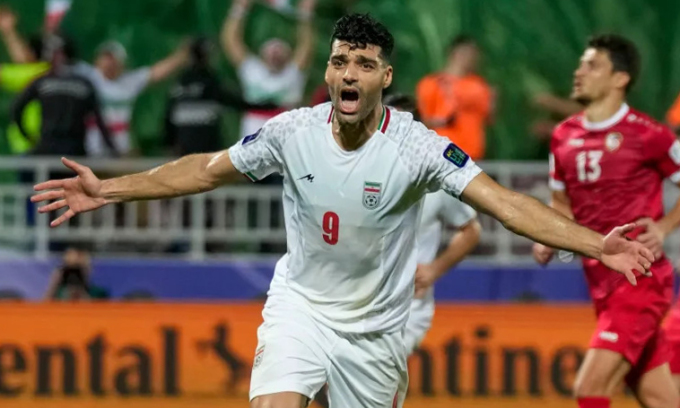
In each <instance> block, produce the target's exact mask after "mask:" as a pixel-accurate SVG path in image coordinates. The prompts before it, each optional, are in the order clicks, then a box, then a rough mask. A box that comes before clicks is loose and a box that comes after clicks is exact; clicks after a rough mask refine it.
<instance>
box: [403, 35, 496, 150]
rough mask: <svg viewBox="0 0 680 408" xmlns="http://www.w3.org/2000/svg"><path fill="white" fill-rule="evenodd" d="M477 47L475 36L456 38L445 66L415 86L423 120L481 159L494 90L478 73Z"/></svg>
mask: <svg viewBox="0 0 680 408" xmlns="http://www.w3.org/2000/svg"><path fill="white" fill-rule="evenodd" d="M479 59H480V50H479V47H478V45H477V43H476V41H475V40H474V39H472V38H471V37H468V36H464V35H461V36H458V37H456V38H455V39H454V40H453V42H452V43H451V45H450V47H449V55H448V58H447V63H446V66H445V67H444V69H443V70H442V71H440V72H437V73H433V74H430V75H428V76H426V77H425V78H423V79H421V80H420V82H419V83H418V86H417V89H416V96H417V99H418V110H419V111H420V114H421V115H422V120H423V123H424V124H425V125H426V126H427V127H429V128H430V129H432V130H434V131H436V132H437V133H438V134H440V135H442V136H446V137H448V138H449V139H451V141H452V142H453V143H455V144H456V145H458V147H460V148H461V149H463V151H465V152H467V153H468V154H469V155H470V157H471V158H472V159H474V160H479V159H482V158H484V154H485V151H486V132H485V127H486V125H488V124H489V123H490V122H491V121H492V118H493V113H494V101H495V96H494V91H493V89H492V88H491V87H490V86H489V85H488V84H487V82H486V81H485V80H484V78H482V77H481V76H479V75H478V74H477V67H478V65H479Z"/></svg>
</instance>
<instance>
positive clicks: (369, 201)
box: [364, 181, 382, 210]
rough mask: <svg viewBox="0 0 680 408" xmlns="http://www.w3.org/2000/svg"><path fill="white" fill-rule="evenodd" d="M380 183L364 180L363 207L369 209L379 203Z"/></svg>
mask: <svg viewBox="0 0 680 408" xmlns="http://www.w3.org/2000/svg"><path fill="white" fill-rule="evenodd" d="M381 193H382V184H380V183H375V182H372V181H366V182H364V207H366V208H368V209H369V210H372V209H374V208H375V207H377V206H378V204H380V195H381Z"/></svg>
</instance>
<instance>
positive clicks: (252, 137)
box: [241, 128, 262, 145]
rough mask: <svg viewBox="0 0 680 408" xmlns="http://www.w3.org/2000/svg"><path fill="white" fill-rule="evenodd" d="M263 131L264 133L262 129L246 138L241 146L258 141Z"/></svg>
mask: <svg viewBox="0 0 680 408" xmlns="http://www.w3.org/2000/svg"><path fill="white" fill-rule="evenodd" d="M261 131H262V129H261V128H260V129H259V130H258V131H257V132H255V133H253V134H252V135H248V136H246V137H244V138H243V141H242V142H241V145H246V144H248V143H250V142H252V141H254V140H255V139H257V137H258V136H260V132H261Z"/></svg>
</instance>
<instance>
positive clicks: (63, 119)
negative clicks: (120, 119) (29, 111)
mask: <svg viewBox="0 0 680 408" xmlns="http://www.w3.org/2000/svg"><path fill="white" fill-rule="evenodd" d="M47 49H48V53H49V58H50V60H51V68H50V71H49V73H48V74H47V75H45V76H43V77H41V78H39V79H37V80H36V81H34V82H33V83H32V84H31V85H30V86H29V87H28V88H26V90H24V92H23V93H22V94H21V95H19V97H18V98H17V100H16V101H15V105H14V108H13V109H12V119H13V120H14V122H15V123H16V124H17V125H18V128H19V131H20V132H21V134H22V135H24V137H26V138H27V139H30V136H28V133H27V132H26V130H25V129H24V126H23V124H22V121H21V118H22V115H23V112H24V109H25V108H26V106H27V105H28V104H29V103H30V102H31V101H33V100H38V101H39V102H40V104H41V106H42V119H41V132H40V133H41V136H40V141H39V142H38V144H37V146H36V147H35V148H34V149H33V151H32V154H34V155H64V156H84V155H85V121H86V119H87V118H88V117H89V116H90V115H94V117H95V120H96V123H97V125H98V126H99V128H100V129H101V131H102V134H103V135H104V138H105V140H106V143H107V145H108V146H109V148H110V149H111V151H112V152H114V153H115V152H116V150H115V147H114V146H113V143H112V141H111V138H110V135H109V133H108V130H107V129H106V125H105V124H104V121H103V118H102V115H101V112H100V110H99V103H98V100H97V95H96V93H95V90H94V88H93V86H92V83H90V81H88V80H87V79H86V78H84V77H82V76H80V75H77V74H76V73H74V70H73V67H72V62H73V60H74V56H75V50H74V48H73V44H72V43H71V42H70V40H68V39H67V38H65V37H59V36H51V37H50V38H49V44H48V45H47Z"/></svg>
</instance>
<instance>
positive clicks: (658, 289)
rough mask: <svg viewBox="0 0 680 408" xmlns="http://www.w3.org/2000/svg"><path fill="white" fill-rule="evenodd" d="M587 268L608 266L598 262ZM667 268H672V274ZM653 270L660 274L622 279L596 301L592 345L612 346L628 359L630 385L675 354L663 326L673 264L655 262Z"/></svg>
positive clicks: (628, 381) (667, 306)
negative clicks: (634, 281) (635, 279)
mask: <svg viewBox="0 0 680 408" xmlns="http://www.w3.org/2000/svg"><path fill="white" fill-rule="evenodd" d="M588 268H589V269H590V268H606V267H605V266H603V265H601V264H598V265H596V266H589V267H588ZM666 268H670V274H669V271H668V270H665V269H666ZM612 273H613V272H612ZM652 274H657V276H655V277H651V278H647V277H638V285H637V286H632V285H630V284H628V283H627V282H625V283H622V284H621V285H619V286H618V287H616V288H615V289H614V290H613V291H612V292H611V293H610V294H609V295H607V297H605V298H603V299H597V300H595V302H594V303H595V312H596V314H597V329H596V330H595V333H594V334H593V337H592V339H591V340H590V348H595V349H605V350H611V351H614V352H616V353H619V354H621V355H622V356H623V357H624V358H625V359H626V360H628V362H630V364H631V366H632V368H631V371H630V373H629V374H628V376H626V382H627V383H628V384H629V385H630V384H635V383H637V381H638V380H639V378H640V377H641V376H642V375H643V374H644V373H646V372H648V371H650V370H652V369H653V368H656V367H658V366H660V365H662V364H664V363H667V362H669V361H670V359H671V355H672V354H671V350H670V346H669V344H668V340H667V339H666V334H665V332H664V330H663V328H662V326H661V323H662V321H663V319H664V317H665V315H666V313H668V310H669V309H670V305H671V300H672V297H673V279H672V266H671V265H670V264H668V263H665V264H661V265H660V266H659V267H657V268H655V267H654V266H653V267H652ZM662 277H663V278H662Z"/></svg>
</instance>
